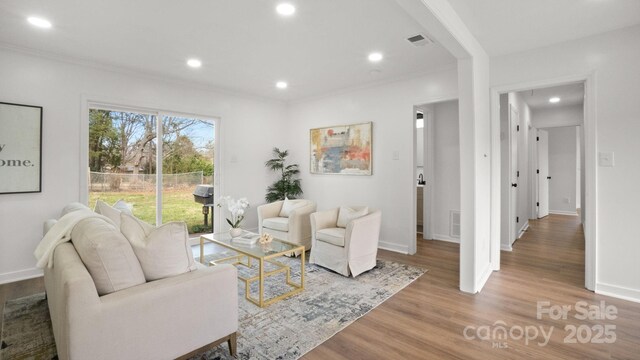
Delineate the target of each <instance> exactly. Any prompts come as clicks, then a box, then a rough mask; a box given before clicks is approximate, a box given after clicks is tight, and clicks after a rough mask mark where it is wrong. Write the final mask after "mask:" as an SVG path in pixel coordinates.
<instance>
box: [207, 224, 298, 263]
mask: <svg viewBox="0 0 640 360" xmlns="http://www.w3.org/2000/svg"><path fill="white" fill-rule="evenodd" d="M253 237H255V238H259V237H260V235H258V234H256V233H253V232H250V231H246V230H245V231H243V232H242V235H240V236H239V237H237V238H235V239H234V238H232V237H231V235H229V232H228V231H224V232H219V233H214V234H206V235H202V238H203V239H204V240H206V241H210V242H213V243H216V244H219V245H222V246H224V247H227V248H230V249H232V250H235V251H237V252H240V253H243V254H246V255H250V256H253V257H256V258H263V257H266V256H270V255H274V254H279V253H286V252H288V251H293V250H296V249H299V248H301V247H302V245H297V244H291V243H288V242H285V241H282V240H279V239H276V238H274V239H273V241H271V242H270V243H268V244H265V245H261V244H260V242H259V241H256V243H255V244H252V245H245V244H242V243H240V242H239V241H240V240H241V239H243V238H253Z"/></svg>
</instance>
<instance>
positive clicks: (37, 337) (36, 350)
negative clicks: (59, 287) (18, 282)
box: [0, 294, 58, 360]
mask: <svg viewBox="0 0 640 360" xmlns="http://www.w3.org/2000/svg"><path fill="white" fill-rule="evenodd" d="M0 334H1V336H0V339H1V342H0V344H1V345H0V360H13V359H37V360H50V359H57V358H58V356H57V355H56V343H55V341H54V339H53V330H52V329H51V318H50V317H49V307H48V306H47V300H46V299H45V298H44V294H37V295H32V296H27V297H23V298H20V299H17V300H9V301H7V302H6V303H5V306H4V314H3V316H2V332H1V333H0Z"/></svg>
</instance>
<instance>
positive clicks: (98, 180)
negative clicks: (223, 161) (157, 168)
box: [89, 171, 212, 192]
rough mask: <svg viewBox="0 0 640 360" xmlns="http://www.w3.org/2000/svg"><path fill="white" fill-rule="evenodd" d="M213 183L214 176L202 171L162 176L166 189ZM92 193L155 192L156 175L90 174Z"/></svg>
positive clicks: (179, 188)
mask: <svg viewBox="0 0 640 360" xmlns="http://www.w3.org/2000/svg"><path fill="white" fill-rule="evenodd" d="M210 183H212V176H204V174H203V172H202V171H196V172H189V173H181V174H165V175H162V187H163V188H164V189H175V190H184V189H191V190H192V189H194V188H195V186H196V185H199V184H210ZM89 191H91V192H117V191H123V192H124V191H127V192H133V191H135V192H146V191H148V192H155V191H156V174H120V173H101V172H93V171H91V172H89Z"/></svg>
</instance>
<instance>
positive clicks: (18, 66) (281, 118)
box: [0, 50, 304, 283]
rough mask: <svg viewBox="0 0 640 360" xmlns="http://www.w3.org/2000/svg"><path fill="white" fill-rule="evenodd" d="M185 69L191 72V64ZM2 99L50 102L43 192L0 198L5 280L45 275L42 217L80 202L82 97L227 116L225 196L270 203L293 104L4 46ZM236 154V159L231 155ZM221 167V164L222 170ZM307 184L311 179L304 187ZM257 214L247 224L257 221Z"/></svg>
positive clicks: (0, 259)
mask: <svg viewBox="0 0 640 360" xmlns="http://www.w3.org/2000/svg"><path fill="white" fill-rule="evenodd" d="M185 71H190V70H188V69H185ZM0 79H1V81H0V101H3V102H12V103H20V104H29V105H39V106H43V107H44V119H43V123H44V124H43V148H42V155H43V159H42V161H43V167H42V181H43V183H42V193H38V194H15V195H0V283H3V282H8V281H13V280H17V279H21V278H25V277H29V276H35V275H38V274H40V272H39V271H38V270H36V269H34V266H35V259H34V257H33V255H32V253H33V250H34V249H35V247H36V245H37V244H38V242H39V241H40V239H41V232H42V230H41V229H42V222H43V221H44V220H46V219H48V218H54V217H57V216H58V215H59V213H60V210H61V209H62V207H63V206H64V205H66V204H67V203H69V202H72V201H78V200H79V199H80V184H79V179H80V171H84V170H85V169H86V166H87V165H86V164H80V161H79V158H80V152H81V151H85V149H81V148H80V121H81V120H80V119H81V106H82V104H81V102H82V97H83V95H84V96H91V97H92V98H94V99H104V100H105V101H111V102H118V101H122V102H124V103H126V104H138V105H139V106H145V107H154V108H159V109H162V110H173V111H178V112H184V113H190V114H198V115H206V116H217V117H220V118H221V119H222V120H221V124H222V127H221V130H222V135H221V136H222V139H220V140H221V141H222V149H221V152H222V154H221V156H222V162H223V163H224V171H223V172H222V179H221V181H222V186H223V191H224V193H225V194H229V195H233V196H247V197H248V198H249V200H250V201H251V203H252V205H255V204H258V203H262V202H264V193H265V188H266V186H267V185H268V183H269V182H270V180H271V177H272V176H271V175H270V174H268V172H267V171H266V170H265V168H264V166H263V164H264V161H265V160H267V159H268V158H269V156H270V151H271V148H272V147H273V146H282V144H283V140H284V139H285V137H286V135H285V133H284V131H283V129H286V127H285V121H286V107H285V105H284V104H282V103H280V102H273V101H267V100H262V99H255V98H243V97H239V96H234V95H228V94H223V93H219V92H214V91H211V90H208V89H205V88H193V87H189V86H186V85H183V84H178V83H170V82H164V81H160V80H154V79H150V78H142V77H137V76H136V75H132V74H125V73H118V72H114V71H109V70H100V69H97V68H90V67H86V66H81V65H78V64H72V63H64V62H59V61H54V60H49V59H45V58H41V57H35V56H30V55H25V54H20V53H15V52H10V51H6V50H0ZM231 157H235V158H236V159H237V161H236V162H230V161H229V159H230V158H231ZM217 169H219V167H217ZM303 186H304V184H303ZM254 212H255V211H252V212H250V214H251V216H250V217H249V218H248V219H247V220H246V221H247V222H246V226H248V227H255V226H257V220H256V216H255V214H253V213H254Z"/></svg>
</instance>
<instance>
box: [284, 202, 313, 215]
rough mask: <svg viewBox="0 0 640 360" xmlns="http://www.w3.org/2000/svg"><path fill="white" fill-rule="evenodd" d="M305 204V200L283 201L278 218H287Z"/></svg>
mask: <svg viewBox="0 0 640 360" xmlns="http://www.w3.org/2000/svg"><path fill="white" fill-rule="evenodd" d="M306 204H307V202H306V201H305V200H289V199H284V202H283V203H282V208H281V209H280V217H286V218H288V217H289V216H290V215H291V212H292V211H293V210H295V209H298V208H301V207H303V206H305V205H306Z"/></svg>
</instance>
